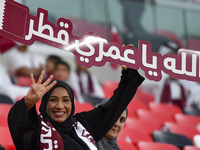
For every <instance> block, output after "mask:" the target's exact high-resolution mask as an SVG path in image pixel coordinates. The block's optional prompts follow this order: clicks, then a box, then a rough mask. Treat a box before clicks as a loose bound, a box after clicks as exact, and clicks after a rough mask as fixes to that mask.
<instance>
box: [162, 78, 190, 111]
mask: <svg viewBox="0 0 200 150" xmlns="http://www.w3.org/2000/svg"><path fill="white" fill-rule="evenodd" d="M160 101H161V102H163V103H169V104H174V105H177V106H179V107H180V108H181V109H182V110H183V108H184V107H185V106H186V101H187V93H186V90H185V89H184V87H183V86H182V85H181V83H180V82H179V80H178V79H176V78H173V77H171V76H170V77H169V78H168V79H167V80H166V81H165V84H164V88H163V91H162V94H161V99H160Z"/></svg>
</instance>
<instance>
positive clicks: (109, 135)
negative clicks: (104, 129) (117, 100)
mask: <svg viewBox="0 0 200 150" xmlns="http://www.w3.org/2000/svg"><path fill="white" fill-rule="evenodd" d="M125 122H126V110H124V112H123V113H122V114H121V116H120V117H119V119H118V120H117V122H116V123H115V124H114V126H113V127H112V128H111V129H110V131H109V132H108V133H107V134H106V137H107V138H109V139H115V138H116V137H117V136H118V134H119V133H120V132H121V130H122V129H123V127H124V124H125Z"/></svg>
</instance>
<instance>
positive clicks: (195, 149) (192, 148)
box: [183, 146, 200, 150]
mask: <svg viewBox="0 0 200 150" xmlns="http://www.w3.org/2000/svg"><path fill="white" fill-rule="evenodd" d="M183 150H200V148H198V147H196V146H185V147H184V148H183Z"/></svg>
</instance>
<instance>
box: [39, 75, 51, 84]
mask: <svg viewBox="0 0 200 150" xmlns="http://www.w3.org/2000/svg"><path fill="white" fill-rule="evenodd" d="M52 79H53V75H50V77H49V78H48V79H47V80H46V81H45V82H44V83H43V84H42V85H43V86H45V87H46V86H47V85H48V84H49V83H50V82H51V80H52Z"/></svg>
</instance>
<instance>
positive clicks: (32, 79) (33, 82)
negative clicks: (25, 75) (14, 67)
mask: <svg viewBox="0 0 200 150" xmlns="http://www.w3.org/2000/svg"><path fill="white" fill-rule="evenodd" d="M30 77H31V84H35V80H34V76H33V73H31V74H30Z"/></svg>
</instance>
